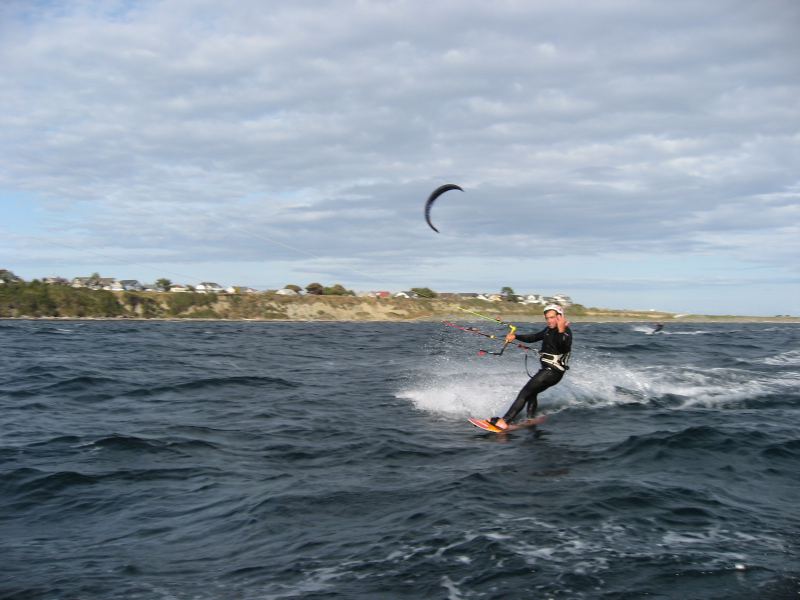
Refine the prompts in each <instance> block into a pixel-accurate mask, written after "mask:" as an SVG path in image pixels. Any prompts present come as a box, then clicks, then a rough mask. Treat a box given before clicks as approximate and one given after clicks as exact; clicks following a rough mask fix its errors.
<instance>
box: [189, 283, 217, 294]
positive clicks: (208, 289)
mask: <svg viewBox="0 0 800 600" xmlns="http://www.w3.org/2000/svg"><path fill="white" fill-rule="evenodd" d="M194 289H195V291H196V292H199V293H201V294H222V293H224V292H225V290H224V289H223V287H222V286H221V285H219V284H218V283H214V282H212V281H203V282H202V283H198V284H197V285H196V286H194Z"/></svg>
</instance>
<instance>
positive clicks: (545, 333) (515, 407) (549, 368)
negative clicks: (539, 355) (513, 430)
mask: <svg viewBox="0 0 800 600" xmlns="http://www.w3.org/2000/svg"><path fill="white" fill-rule="evenodd" d="M517 340H519V341H520V342H525V343H531V342H538V341H539V340H542V352H544V353H546V354H567V353H569V351H570V350H571V349H572V330H571V329H570V328H569V327H567V328H566V329H565V330H564V333H559V332H558V329H556V328H553V329H550V328H549V327H545V328H544V329H543V330H542V331H540V332H538V333H531V334H529V335H518V336H517ZM541 364H542V367H541V369H539V370H538V371H537V372H536V374H535V375H534V376H533V377H531V378H530V379H529V380H528V383H526V384H525V386H524V387H523V388H522V389H521V390H520V391H519V394H517V399H516V400H514V403H513V404H512V405H511V407H510V408H509V409H508V410H507V411H506V414H505V415H504V416H503V419H504V420H505V421H506V423H510V422H511V421H512V420H513V419H514V417H516V416H517V415H518V414H519V412H520V411H521V410H522V407H523V406H525V405H526V404H527V405H528V410H527V414H528V418H529V419H532V418H533V417H534V415H535V414H536V409H537V407H538V406H539V401H538V399H537V398H536V396H537V394H539V392H543V391H544V390H546V389H547V388H549V387H552V386H554V385H555V384H557V383H558V382H559V381H561V378H562V377H563V376H564V371H562V370H560V369H558V368H556V367H554V366H553V365H549V364H547V363H546V362H542V363H541Z"/></svg>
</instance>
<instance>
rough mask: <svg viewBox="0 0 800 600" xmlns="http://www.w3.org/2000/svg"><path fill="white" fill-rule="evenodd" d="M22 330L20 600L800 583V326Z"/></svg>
mask: <svg viewBox="0 0 800 600" xmlns="http://www.w3.org/2000/svg"><path fill="white" fill-rule="evenodd" d="M573 332H574V335H575V340H576V341H575V349H574V353H573V360H572V366H573V368H572V369H571V370H570V372H569V373H568V374H567V376H566V377H565V379H564V380H563V382H562V383H561V384H560V385H559V386H557V387H555V388H553V389H551V390H549V391H547V392H545V393H544V394H543V395H542V396H541V397H540V408H541V410H542V412H544V413H549V414H550V417H549V420H548V422H547V423H546V424H545V425H544V426H541V427H539V428H538V430H530V431H522V432H517V433H514V434H511V435H507V436H495V435H492V434H484V433H482V432H480V431H478V430H476V429H474V428H472V427H471V426H470V425H469V424H467V423H466V422H465V420H464V419H465V417H466V416H468V415H477V416H488V415H492V414H497V413H500V412H502V411H503V410H504V409H505V408H506V406H507V405H508V403H510V401H511V400H512V399H513V396H514V395H515V393H516V390H517V389H518V388H519V387H521V385H522V384H523V383H524V382H525V379H526V375H525V373H524V369H523V364H522V358H521V356H522V355H521V354H520V353H519V351H517V350H515V351H514V352H513V353H512V352H511V350H509V351H508V352H507V353H506V355H504V356H503V357H499V358H498V357H483V358H481V357H478V356H477V353H476V350H477V349H478V348H479V347H481V346H482V345H483V342H484V341H485V340H483V338H479V337H477V336H474V337H473V336H469V335H467V334H464V333H462V332H459V331H457V330H454V329H452V328H446V327H443V326H441V325H439V324H436V323H418V324H385V323H384V324H375V323H363V324H344V323H228V322H187V323H183V322H180V323H177V322H63V321H59V322H46V321H38V322H32V321H14V322H11V321H5V322H0V344H2V353H0V419H1V420H2V421H1V423H2V427H1V428H0V597H1V598H15V599H16V598H18V599H25V600H27V599H73V598H75V599H78V598H80V599H95V598H97V599H100V598H140V599H180V600H183V599H208V598H225V599H228V598H234V599H245V600H250V599H253V600H255V599H282V598H304V599H306V598H312V599H313V598H364V599H368V598H369V599H372V598H409V599H412V598H413V599H417V598H450V599H479V598H644V597H648V598H676V599H677V598H680V599H687V598H719V599H723V598H725V599H730V598H778V599H780V598H798V597H800V557H799V556H800V555H799V553H798V550H800V509H798V506H800V485H798V484H799V483H800V425H799V424H798V423H799V422H800V421H799V420H798V416H799V415H800V411H798V402H799V401H800V327H798V326H797V325H749V324H748V325H739V324H736V325H730V324H713V325H707V324H682V325H678V324H674V325H673V324H670V325H669V326H668V328H667V331H666V332H665V333H664V334H658V335H649V329H648V328H646V327H637V326H636V325H631V324H581V323H578V324H574V325H573Z"/></svg>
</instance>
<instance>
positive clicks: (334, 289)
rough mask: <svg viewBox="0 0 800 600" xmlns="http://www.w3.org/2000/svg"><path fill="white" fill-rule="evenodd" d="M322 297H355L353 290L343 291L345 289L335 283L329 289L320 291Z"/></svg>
mask: <svg viewBox="0 0 800 600" xmlns="http://www.w3.org/2000/svg"><path fill="white" fill-rule="evenodd" d="M322 293H323V295H325V296H355V295H356V294H355V292H353V290H348V289H345V287H344V286H343V285H342V284H340V283H337V284H335V285H333V286H331V287H326V288H325V289H323V291H322Z"/></svg>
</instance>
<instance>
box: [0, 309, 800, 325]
mask: <svg viewBox="0 0 800 600" xmlns="http://www.w3.org/2000/svg"><path fill="white" fill-rule="evenodd" d="M567 319H568V320H569V321H570V322H571V323H641V324H645V325H652V324H653V323H654V322H656V320H655V319H645V318H636V317H619V316H601V315H596V316H576V317H573V316H570V315H569V312H567ZM443 320H454V321H455V320H457V321H461V322H477V321H479V319H470V318H464V317H463V316H461V315H458V316H456V315H452V316H450V317H449V318H448V319H444V318H442V317H433V316H431V317H416V318H410V319H403V318H394V319H323V318H320V319H257V318H226V317H219V318H209V317H201V318H197V317H127V316H122V317H52V316H50V317H31V316H19V317H0V321H54V322H59V323H64V322H70V321H75V322H86V321H114V322H125V321H130V322H147V321H150V322H165V323H213V322H226V323H440V322H441V321H443ZM513 321H515V322H516V323H538V322H539V320H538V319H534V318H531V319H513ZM661 321H663V322H665V323H667V324H673V325H679V324H681V323H775V324H789V325H791V324H795V325H796V324H800V317H753V316H715V315H691V316H689V317H681V318H679V319H669V320H668V319H661V320H660V321H659V322H661ZM542 322H543V321H542Z"/></svg>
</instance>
